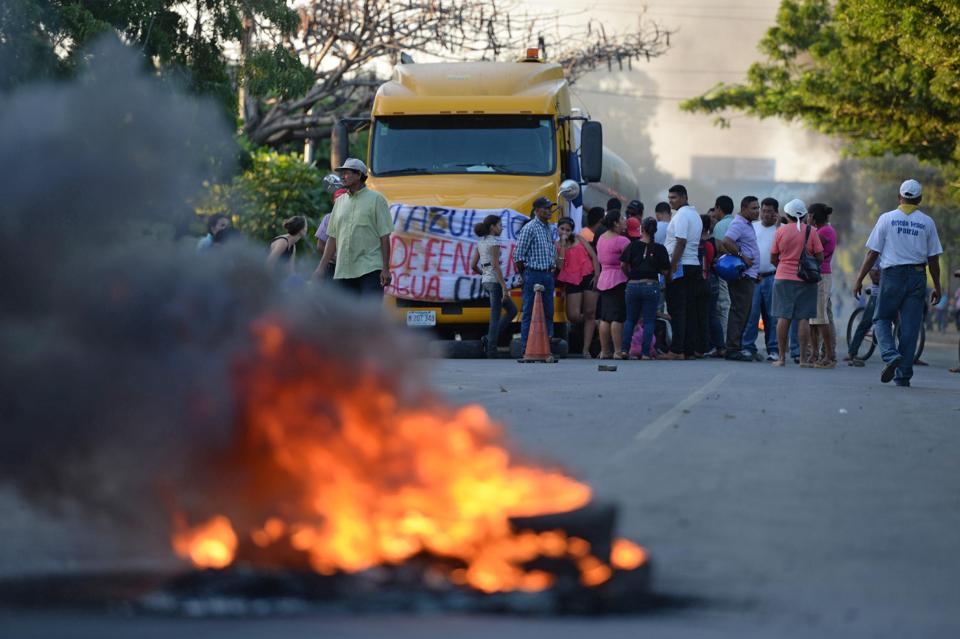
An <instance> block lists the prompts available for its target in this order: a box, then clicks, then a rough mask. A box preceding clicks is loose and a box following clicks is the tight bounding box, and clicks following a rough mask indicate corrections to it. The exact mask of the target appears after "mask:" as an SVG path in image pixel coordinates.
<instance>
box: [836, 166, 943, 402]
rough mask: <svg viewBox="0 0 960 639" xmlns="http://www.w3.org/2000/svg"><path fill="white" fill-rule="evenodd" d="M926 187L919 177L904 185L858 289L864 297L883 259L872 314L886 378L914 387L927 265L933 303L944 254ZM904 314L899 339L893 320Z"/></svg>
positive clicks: (875, 237)
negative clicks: (926, 207) (927, 208)
mask: <svg viewBox="0 0 960 639" xmlns="http://www.w3.org/2000/svg"><path fill="white" fill-rule="evenodd" d="M921 193H922V188H921V186H920V183H919V182H917V181H916V180H907V181H905V182H904V183H903V184H901V185H900V198H899V199H900V206H898V207H897V208H896V209H894V210H892V211H890V212H888V213H884V214H883V215H881V216H880V219H879V220H877V224H876V226H874V227H873V231H872V232H871V233H870V238H869V239H868V240H867V256H866V258H865V259H864V260H863V265H862V266H861V267H860V272H859V273H858V274H857V280H856V282H855V286H854V289H855V291H856V294H857V295H860V291H861V288H862V286H863V278H865V277H866V276H867V273H868V272H869V271H870V269H871V268H873V265H874V263H875V262H876V261H877V259H878V258H879V260H880V272H881V277H880V297H879V299H878V300H877V308H876V311H875V312H874V314H873V332H874V334H875V335H876V336H877V340H878V342H879V344H880V351H881V352H880V356H881V357H883V361H884V364H886V365H885V366H884V368H883V372H882V373H881V374H880V381H881V382H884V383H886V382H889V381H890V380H891V379H892V380H894V381H895V383H896V385H897V386H910V378H911V377H913V357H914V353H915V351H916V348H917V337H918V335H919V334H920V322H922V321H923V310H924V307H925V306H926V299H924V298H925V297H926V294H927V267H928V266H929V267H930V277H931V278H932V279H933V287H934V290H933V294H932V295H931V296H930V302H931V303H932V304H936V303H937V302H939V301H940V295H941V291H940V254H941V253H943V247H942V246H941V245H940V238H939V236H938V235H937V225H936V224H935V223H934V221H933V220H932V219H931V218H930V216H928V215H926V214H925V213H924V212H923V211H921V210H920V209H919V206H920V201H921V199H922V197H921ZM898 316H899V318H900V343H899V344H897V342H896V341H895V340H894V337H893V322H894V321H895V320H896V319H897V317H898Z"/></svg>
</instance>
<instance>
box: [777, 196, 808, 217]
mask: <svg viewBox="0 0 960 639" xmlns="http://www.w3.org/2000/svg"><path fill="white" fill-rule="evenodd" d="M783 212H784V213H786V214H787V215H789V216H790V217H795V218H797V219H798V220H799V219H800V218H801V217H803V216H805V215H806V214H807V205H806V204H804V203H803V200H790V201H789V202H787V203H786V204H784V206H783Z"/></svg>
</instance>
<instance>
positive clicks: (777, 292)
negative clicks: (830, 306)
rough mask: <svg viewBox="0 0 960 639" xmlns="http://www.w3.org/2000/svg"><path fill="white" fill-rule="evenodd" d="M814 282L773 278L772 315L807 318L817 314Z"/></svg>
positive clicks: (815, 285) (786, 317)
mask: <svg viewBox="0 0 960 639" xmlns="http://www.w3.org/2000/svg"><path fill="white" fill-rule="evenodd" d="M817 288H818V285H817V284H816V283H811V282H800V281H797V280H774V282H773V315H774V316H775V317H778V318H783V319H799V320H808V319H811V318H814V317H816V316H817Z"/></svg>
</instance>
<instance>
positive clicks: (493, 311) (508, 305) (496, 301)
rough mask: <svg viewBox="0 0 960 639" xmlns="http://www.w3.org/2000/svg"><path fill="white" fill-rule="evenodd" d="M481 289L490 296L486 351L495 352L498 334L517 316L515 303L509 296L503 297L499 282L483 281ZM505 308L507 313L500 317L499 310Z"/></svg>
mask: <svg viewBox="0 0 960 639" xmlns="http://www.w3.org/2000/svg"><path fill="white" fill-rule="evenodd" d="M483 290H484V291H485V292H486V293H487V295H489V296H490V327H489V329H488V330H487V353H488V354H489V353H496V352H497V343H498V342H499V341H500V336H501V335H503V332H504V331H505V330H506V328H507V327H508V326H510V322H512V321H513V318H514V317H516V316H517V305H516V304H514V303H513V300H512V299H510V298H509V297H508V298H506V299H504V297H503V287H502V286H500V283H499V282H484V283H483ZM501 309H505V310H506V311H507V314H506V315H504V316H503V317H500V310H501Z"/></svg>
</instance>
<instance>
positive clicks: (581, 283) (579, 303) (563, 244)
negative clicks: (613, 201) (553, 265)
mask: <svg viewBox="0 0 960 639" xmlns="http://www.w3.org/2000/svg"><path fill="white" fill-rule="evenodd" d="M557 232H558V233H559V234H560V239H559V240H558V241H557V265H558V266H559V267H560V272H559V273H558V274H557V281H558V282H562V283H563V288H564V294H565V296H566V309H567V320H569V321H570V322H573V323H574V324H580V323H581V322H582V323H583V356H584V357H585V358H589V357H590V344H591V343H592V342H593V332H594V331H595V330H597V297H598V296H599V293H597V277H599V275H600V264H599V262H597V254H596V253H595V252H594V250H593V247H592V246H590V242H588V241H587V240H586V238H584V237H583V236H581V235H575V234H574V232H573V220H572V219H570V218H569V217H562V218H560V220H559V221H558V222H557Z"/></svg>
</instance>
